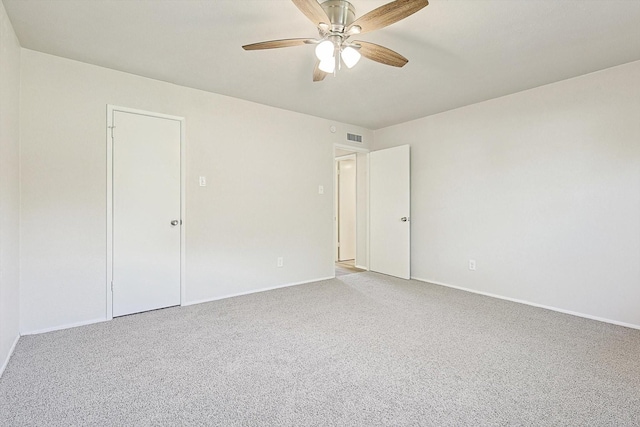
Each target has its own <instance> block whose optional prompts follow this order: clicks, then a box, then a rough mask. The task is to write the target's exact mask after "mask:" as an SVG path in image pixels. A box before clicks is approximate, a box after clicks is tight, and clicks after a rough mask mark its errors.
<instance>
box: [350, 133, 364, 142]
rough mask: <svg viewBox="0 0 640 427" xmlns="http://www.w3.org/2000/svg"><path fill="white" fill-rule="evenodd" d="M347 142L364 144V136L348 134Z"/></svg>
mask: <svg viewBox="0 0 640 427" xmlns="http://www.w3.org/2000/svg"><path fill="white" fill-rule="evenodd" d="M347 141H351V142H358V143H360V144H362V135H356V134H355V133H348V134H347Z"/></svg>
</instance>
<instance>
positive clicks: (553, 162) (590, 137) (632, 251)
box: [374, 62, 640, 326]
mask: <svg viewBox="0 0 640 427" xmlns="http://www.w3.org/2000/svg"><path fill="white" fill-rule="evenodd" d="M638 76H640V62H632V63H629V64H626V65H622V66H618V67H614V68H610V69H607V70H603V71H600V72H596V73H593V74H588V75H585V76H581V77H577V78H573V79H569V80H565V81H561V82H558V83H554V84H550V85H547V86H542V87H539V88H536V89H531V90H528V91H525V92H520V93H516V94H513V95H509V96H505V97H502V98H498V99H494V100H491V101H487V102H482V103H479V104H474V105H471V106H468V107H464V108H459V109H456V110H452V111H449V112H445V113H442V114H437V115H434V116H429V117H425V118H422V119H419V120H415V121H412V122H408V123H404V124H401V125H397V126H393V127H389V128H385V129H381V130H379V131H376V132H375V133H374V148H375V149H380V148H385V147H391V146H394V145H400V144H411V155H412V162H411V163H412V164H411V168H412V173H411V178H412V183H411V185H412V193H411V194H412V212H411V218H412V221H411V226H412V236H411V241H412V276H413V277H416V278H420V279H424V280H428V281H435V282H440V283H444V284H448V285H453V286H459V287H464V288H468V289H472V290H475V291H480V292H486V293H491V294H495V295H499V296H503V297H509V298H514V299H519V300H524V301H528V302H531V303H536V304H541V305H546V306H551V307H555V308H559V309H563V310H568V311H573V312H577V313H582V314H586V315H589V316H595V317H600V318H604V319H609V320H614V321H617V322H622V323H628V324H633V325H636V326H638V325H640V79H639V78H638ZM469 259H474V260H476V262H477V270H476V271H470V270H469V269H468V261H469Z"/></svg>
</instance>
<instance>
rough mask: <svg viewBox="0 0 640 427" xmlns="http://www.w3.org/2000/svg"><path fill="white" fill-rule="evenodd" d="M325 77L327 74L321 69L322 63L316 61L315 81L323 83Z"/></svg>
mask: <svg viewBox="0 0 640 427" xmlns="http://www.w3.org/2000/svg"><path fill="white" fill-rule="evenodd" d="M325 77H327V73H325V72H324V71H322V70H321V69H320V61H316V66H315V68H314V69H313V81H314V82H321V81H322V80H324V78H325Z"/></svg>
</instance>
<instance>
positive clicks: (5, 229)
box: [0, 2, 20, 374]
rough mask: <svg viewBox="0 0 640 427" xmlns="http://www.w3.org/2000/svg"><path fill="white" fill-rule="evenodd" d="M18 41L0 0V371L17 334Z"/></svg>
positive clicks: (18, 209) (18, 191)
mask: <svg viewBox="0 0 640 427" xmlns="http://www.w3.org/2000/svg"><path fill="white" fill-rule="evenodd" d="M19 102H20V45H19V44H18V39H17V38H16V35H15V33H14V31H13V27H12V26H11V22H9V18H8V17H7V13H6V12H5V9H4V5H3V4H2V2H0V374H2V371H3V370H4V367H5V365H6V363H7V362H8V359H9V356H10V354H11V351H12V349H13V346H14V344H15V343H16V342H17V340H18V337H19V319H20V317H19V313H18V310H19V260H18V257H19V246H20V243H19V238H20V232H19V224H20V216H19V215H20V214H19V211H20V184H19V177H20V170H19V140H20V126H19V110H20V107H19V105H20V104H19Z"/></svg>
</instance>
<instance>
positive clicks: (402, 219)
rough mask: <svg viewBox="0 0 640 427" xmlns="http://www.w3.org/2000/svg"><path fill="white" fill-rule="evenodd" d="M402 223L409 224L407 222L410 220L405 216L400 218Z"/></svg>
mask: <svg viewBox="0 0 640 427" xmlns="http://www.w3.org/2000/svg"><path fill="white" fill-rule="evenodd" d="M400 221H402V222H407V221H409V218H408V217H406V216H403V217H402V218H400Z"/></svg>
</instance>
